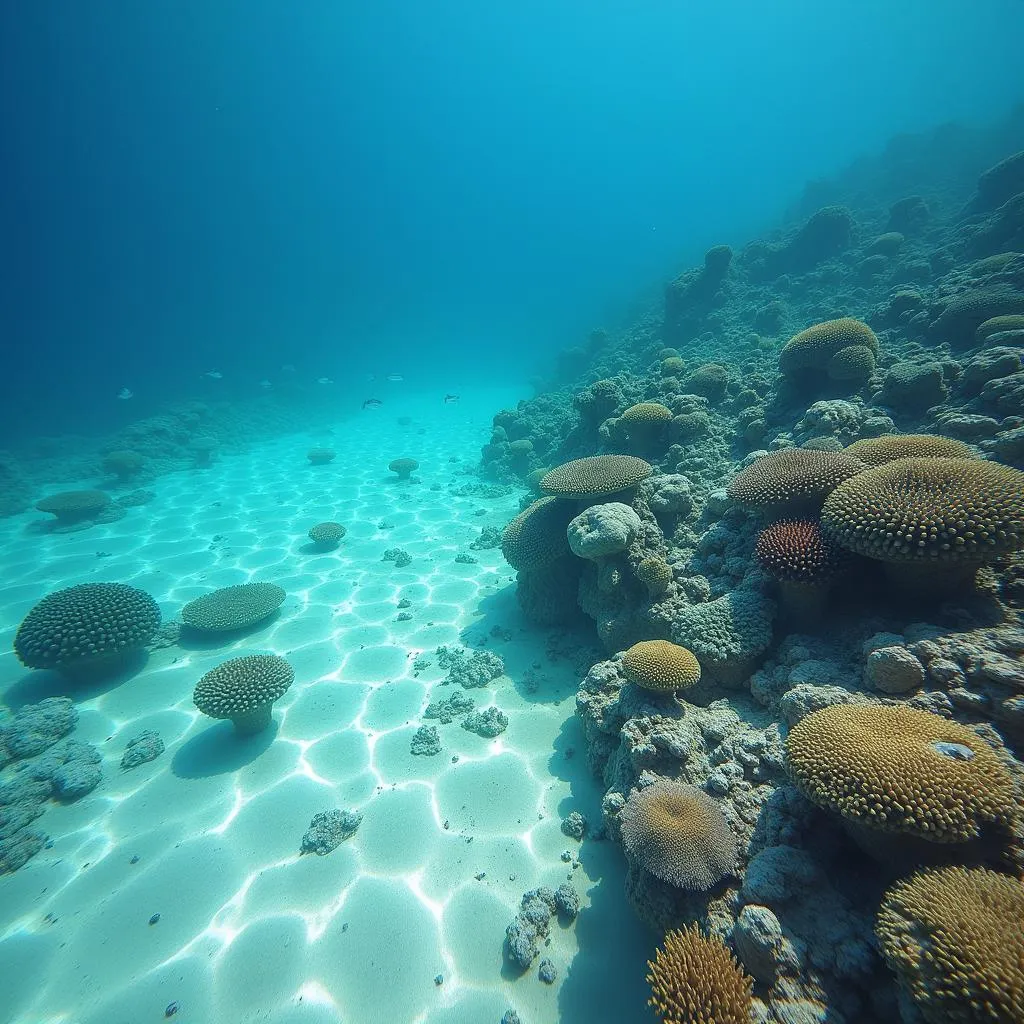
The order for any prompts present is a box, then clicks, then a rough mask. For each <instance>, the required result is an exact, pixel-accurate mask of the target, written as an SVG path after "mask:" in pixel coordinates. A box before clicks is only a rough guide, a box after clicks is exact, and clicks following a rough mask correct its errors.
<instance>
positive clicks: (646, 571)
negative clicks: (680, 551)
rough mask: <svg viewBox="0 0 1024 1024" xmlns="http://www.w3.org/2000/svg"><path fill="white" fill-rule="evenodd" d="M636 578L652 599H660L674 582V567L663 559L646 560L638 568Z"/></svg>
mask: <svg viewBox="0 0 1024 1024" xmlns="http://www.w3.org/2000/svg"><path fill="white" fill-rule="evenodd" d="M636 578H637V579H638V580H639V581H640V582H641V583H643V585H644V586H645V587H647V593H648V595H649V596H650V597H652V598H656V597H660V596H661V595H662V594H664V593H665V591H666V590H667V589H668V585H669V584H670V583H671V582H672V566H670V565H669V564H668V563H667V562H666V561H665V560H664V559H663V558H656V557H654V556H651V557H649V558H644V559H642V560H641V561H640V563H639V564H638V565H637V567H636Z"/></svg>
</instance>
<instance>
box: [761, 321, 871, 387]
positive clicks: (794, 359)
mask: <svg viewBox="0 0 1024 1024" xmlns="http://www.w3.org/2000/svg"><path fill="white" fill-rule="evenodd" d="M853 346H860V347H862V348H866V349H868V351H869V352H870V353H871V356H872V358H873V357H875V356H877V355H878V338H877V337H876V336H875V332H874V331H873V330H871V328H870V327H868V325H867V324H865V323H862V322H861V321H860V320H854V319H853V318H852V317H848V316H844V317H841V318H840V319H838V320H826V321H825V322H824V323H820V324H815V325H814V326H813V327H808V328H807V329H806V330H803V331H801V332H800V333H799V334H796V335H794V336H793V337H792V338H790V339H789V341H787V342H786V345H785V347H784V348H783V350H782V352H780V353H779V369H780V370H781V371H782V372H783V373H784V374H785V375H786V376H787V377H789V376H793V375H794V374H799V373H800V372H801V371H805V370H825V369H827V368H828V364H829V361H830V360H831V359H832V357H833V356H834V355H835V354H836V353H837V352H839V351H840V350H842V349H844V348H850V347H853Z"/></svg>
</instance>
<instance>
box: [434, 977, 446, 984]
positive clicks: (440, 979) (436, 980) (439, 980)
mask: <svg viewBox="0 0 1024 1024" xmlns="http://www.w3.org/2000/svg"><path fill="white" fill-rule="evenodd" d="M434 984H435V985H443V984H444V975H443V974H439V975H437V977H436V978H434Z"/></svg>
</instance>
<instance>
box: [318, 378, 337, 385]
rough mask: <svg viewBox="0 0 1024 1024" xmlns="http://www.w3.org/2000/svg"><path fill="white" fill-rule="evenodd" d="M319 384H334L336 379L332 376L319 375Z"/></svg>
mask: <svg viewBox="0 0 1024 1024" xmlns="http://www.w3.org/2000/svg"><path fill="white" fill-rule="evenodd" d="M316 382H317V384H333V383H334V381H333V380H331V378H330V377H317V379H316Z"/></svg>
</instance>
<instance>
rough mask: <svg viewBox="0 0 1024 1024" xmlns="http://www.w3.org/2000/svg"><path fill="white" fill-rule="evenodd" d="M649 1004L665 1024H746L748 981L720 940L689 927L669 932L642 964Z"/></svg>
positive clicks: (750, 981) (750, 1008)
mask: <svg viewBox="0 0 1024 1024" xmlns="http://www.w3.org/2000/svg"><path fill="white" fill-rule="evenodd" d="M647 967H648V970H649V972H650V973H649V974H648V975H647V983H648V984H649V985H650V986H651V998H650V1000H649V1001H648V1004H649V1005H650V1006H651V1007H653V1008H654V1012H655V1013H656V1014H657V1015H658V1017H659V1018H660V1019H661V1020H662V1021H663V1022H664V1024H750V1022H751V1020H753V999H752V992H753V979H751V978H750V977H748V976H747V975H746V974H745V973H744V971H743V970H742V968H741V967H740V965H739V964H738V963H737V962H736V959H735V957H733V955H732V953H731V952H730V951H729V948H728V947H727V946H726V945H725V943H724V942H722V940H721V939H719V938H717V937H714V936H709V935H705V934H704V933H703V932H702V931H701V930H700V928H699V927H697V926H696V925H691V926H690V927H689V928H684V929H682V930H673V931H670V932H668V934H666V936H665V940H664V942H663V943H662V946H661V947H660V948H659V949H658V950H657V951H656V952H655V954H654V959H653V960H649V961H648V962H647Z"/></svg>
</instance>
